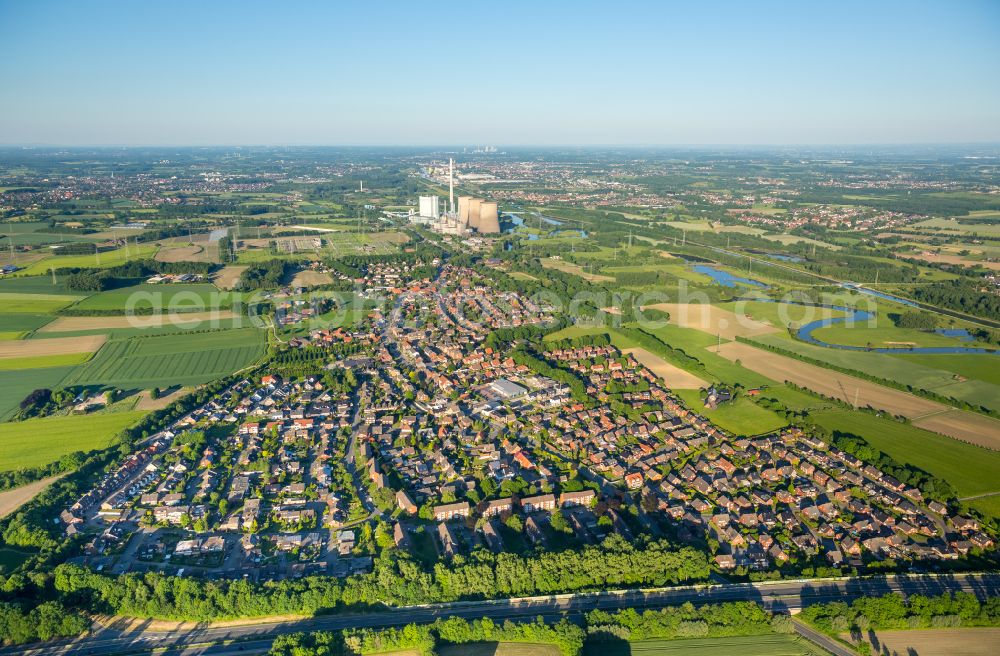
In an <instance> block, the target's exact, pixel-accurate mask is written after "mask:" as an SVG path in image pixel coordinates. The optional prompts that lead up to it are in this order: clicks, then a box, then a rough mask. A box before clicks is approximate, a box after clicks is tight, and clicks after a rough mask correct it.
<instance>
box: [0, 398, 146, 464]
mask: <svg viewBox="0 0 1000 656" xmlns="http://www.w3.org/2000/svg"><path fill="white" fill-rule="evenodd" d="M145 414H146V413H145V412H109V413H106V414H93V415H70V416H68V417H46V418H44V419H29V420H27V421H18V422H12V423H4V424H0V447H2V448H0V471H9V470H12V469H19V468H21V467H37V466H39V465H45V464H48V463H50V462H53V461H55V460H58V459H59V458H60V457H61V456H63V455H65V454H67V453H72V452H73V451H90V450H92V449H103V448H105V447H107V446H108V444H110V443H111V438H113V437H114V436H115V435H117V434H118V432H119V431H121V430H122V429H123V428H127V427H128V426H131V425H132V424H134V423H135V422H137V421H139V419H141V418H142V417H143V415H145Z"/></svg>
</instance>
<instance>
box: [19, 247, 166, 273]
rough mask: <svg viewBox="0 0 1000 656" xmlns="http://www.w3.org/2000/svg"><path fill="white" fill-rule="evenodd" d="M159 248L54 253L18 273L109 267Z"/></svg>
mask: <svg viewBox="0 0 1000 656" xmlns="http://www.w3.org/2000/svg"><path fill="white" fill-rule="evenodd" d="M158 249H159V246H156V245H153V244H142V245H140V246H139V247H138V248H136V247H135V246H129V248H128V254H127V255H126V253H125V249H124V248H119V249H117V250H113V251H105V252H103V253H98V254H96V255H53V256H51V257H47V258H45V259H44V260H39V261H38V262H35V263H33V264H30V265H29V266H27V267H25V268H24V269H23V270H22V271H18V272H17V274H18V275H24V276H44V275H46V274H48V273H49V271H50V270H51V269H60V268H64V267H89V268H99V269H107V268H110V267H115V266H119V265H121V264H125V262H127V261H128V260H144V259H150V258H152V257H153V256H154V255H156V251H157V250H158Z"/></svg>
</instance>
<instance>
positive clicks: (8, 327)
mask: <svg viewBox="0 0 1000 656" xmlns="http://www.w3.org/2000/svg"><path fill="white" fill-rule="evenodd" d="M0 295H2V294H0ZM50 321H52V316H51V315H48V314H31V313H30V312H9V311H7V310H6V308H4V309H3V310H0V331H3V332H11V333H25V332H28V331H31V330H36V329H38V328H41V327H42V326H44V325H45V324H47V323H48V322H50Z"/></svg>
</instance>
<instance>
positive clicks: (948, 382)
mask: <svg viewBox="0 0 1000 656" xmlns="http://www.w3.org/2000/svg"><path fill="white" fill-rule="evenodd" d="M753 339H754V340H755V341H758V342H761V343H762V344H770V345H772V346H778V347H780V348H783V349H786V350H788V351H793V352H795V353H799V354H801V355H805V356H807V357H810V358H813V359H815V360H820V361H823V362H828V363H830V364H832V365H836V366H839V367H846V368H848V369H853V370H855V371H860V372H863V373H866V374H869V375H871V376H878V377H881V378H887V379H889V380H899V381H905V382H906V383H907V384H908V385H912V386H913V387H916V388H922V389H926V390H930V391H932V392H937V393H939V394H945V395H948V396H953V397H955V398H956V399H961V400H963V401H967V402H969V403H972V404H974V405H984V406H986V407H988V408H997V409H1000V386H998V385H996V384H993V383H991V382H988V381H985V380H975V379H972V378H969V379H968V380H966V381H958V380H956V379H955V373H954V372H952V371H946V370H944V369H935V368H932V367H931V366H929V365H930V364H932V363H933V362H936V361H935V360H924V357H935V358H937V357H940V358H941V363H942V365H945V364H948V365H951V361H952V360H955V361H957V362H963V361H964V360H959V358H965V359H981V358H982V357H983V356H976V355H967V356H961V355H943V356H915V355H888V354H883V353H867V352H864V351H844V350H840V349H832V348H824V347H822V346H815V345H813V344H806V343H805V342H800V341H796V340H793V339H792V338H790V337H789V336H788V335H784V334H775V335H759V336H757V337H754V338H753ZM988 357H991V358H996V357H1000V356H988ZM987 366H988V365H987ZM977 369H978V367H973V368H969V369H967V371H968V373H975V372H976V371H977Z"/></svg>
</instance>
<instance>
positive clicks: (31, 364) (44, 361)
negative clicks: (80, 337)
mask: <svg viewBox="0 0 1000 656" xmlns="http://www.w3.org/2000/svg"><path fill="white" fill-rule="evenodd" d="M91 355H92V354H91V353H64V354H61V355H35V356H31V357H27V358H0V371H23V370H24V369H44V368H47V367H72V366H75V365H78V364H83V363H84V362H86V361H87V360H89V359H90V356H91Z"/></svg>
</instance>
